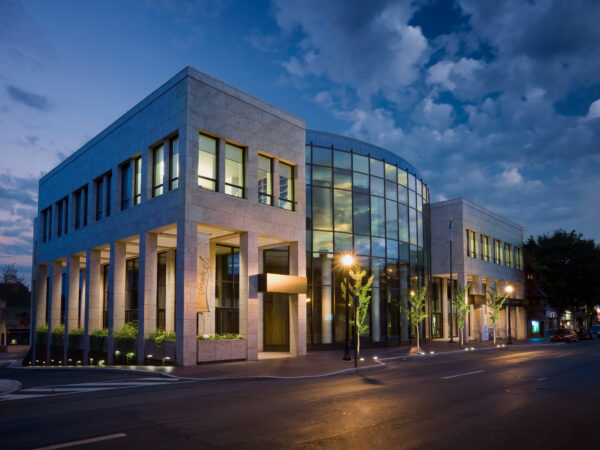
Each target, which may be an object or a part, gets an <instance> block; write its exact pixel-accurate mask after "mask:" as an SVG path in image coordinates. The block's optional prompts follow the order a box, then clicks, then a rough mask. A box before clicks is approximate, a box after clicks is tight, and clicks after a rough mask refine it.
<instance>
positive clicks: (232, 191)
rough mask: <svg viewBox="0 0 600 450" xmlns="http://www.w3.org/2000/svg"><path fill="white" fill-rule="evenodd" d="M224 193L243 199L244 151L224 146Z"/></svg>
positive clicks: (229, 145)
mask: <svg viewBox="0 0 600 450" xmlns="http://www.w3.org/2000/svg"><path fill="white" fill-rule="evenodd" d="M225 193H226V194H227V195H232V196H234V197H239V198H243V197H244V149H242V148H241V147H237V146H235V145H231V144H225Z"/></svg>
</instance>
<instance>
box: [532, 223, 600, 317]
mask: <svg viewBox="0 0 600 450" xmlns="http://www.w3.org/2000/svg"><path fill="white" fill-rule="evenodd" d="M525 257H526V259H527V261H528V264H529V266H530V267H531V270H532V272H533V275H534V277H535V278H536V280H537V282H538V283H539V286H540V287H541V288H542V289H543V290H544V292H545V293H546V294H547V295H548V303H549V304H550V305H552V306H553V307H554V308H556V312H557V314H558V316H559V317H560V316H561V315H562V313H563V312H564V311H565V310H566V309H568V308H569V307H574V306H588V307H593V306H594V305H596V304H598V303H599V302H600V246H598V245H596V244H595V242H594V240H593V239H584V238H583V236H582V235H581V234H578V233H576V232H575V231H571V232H570V233H568V232H566V231H564V230H557V231H555V232H554V233H553V234H552V235H549V234H544V235H541V236H538V237H537V239H534V238H533V237H532V236H531V237H530V238H529V240H528V241H527V244H525Z"/></svg>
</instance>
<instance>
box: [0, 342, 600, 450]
mask: <svg viewBox="0 0 600 450" xmlns="http://www.w3.org/2000/svg"><path fill="white" fill-rule="evenodd" d="M62 373H63V372H54V371H44V370H36V371H28V370H10V369H1V370H0V378H13V379H18V380H19V381H21V383H22V384H23V391H26V390H27V389H30V390H29V391H26V392H27V393H29V394H30V395H32V397H29V398H15V399H12V400H5V401H0V417H1V422H0V447H1V448H3V449H4V448H5V449H21V448H39V447H44V446H50V445H54V444H67V443H72V442H74V441H80V440H87V439H95V438H106V440H97V441H95V442H88V443H87V444H84V447H85V448H108V447H114V448H119V449H123V448H146V449H149V448H215V447H219V448H282V447H283V448H289V447H300V448H368V447H370V448H427V449H431V448H461V449H464V448H486V449H490V448H493V449H496V448H498V449H500V448H569V449H571V448H572V449H585V448H590V449H591V448H599V447H600V436H599V432H598V429H597V427H598V424H599V423H600V419H599V418H598V405H600V383H598V380H600V344H599V343H598V342H597V341H591V342H579V343H576V344H565V345H557V346H546V347H534V348H526V349H524V348H515V349H499V350H492V351H484V352H465V353H464V354H458V355H444V356H440V357H435V358H424V359H422V360H414V359H413V360H401V359H400V360H396V361H392V362H388V363H387V367H385V368H383V366H382V368H381V369H371V370H363V371H360V372H359V373H353V374H346V375H338V376H333V377H326V378H318V379H306V380H243V381H208V382H207V381H202V382H198V381H189V380H188V381H184V380H180V381H176V380H174V379H160V378H154V379H152V378H150V377H144V376H140V375H125V374H122V373H121V374H119V373H97V372H83V371H77V372H70V373H69V374H68V375H67V376H66V377H65V376H63V375H62ZM84 383H86V384H84ZM145 383H147V384H145ZM65 385H69V386H71V387H70V388H64V387H63V390H62V391H61V390H60V386H65ZM73 385H77V386H75V387H73ZM48 386H54V387H55V389H54V391H51V390H50V389H49V388H48ZM85 386H91V387H95V388H97V390H87V389H86V388H85ZM36 388H38V390H37V391H36ZM40 388H42V389H41V390H40ZM36 392H37V393H38V394H39V393H42V394H54V395H44V396H35V393H36ZM21 395H25V393H23V394H21ZM0 400H1V399H0Z"/></svg>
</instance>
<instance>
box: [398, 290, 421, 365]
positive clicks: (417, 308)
mask: <svg viewBox="0 0 600 450" xmlns="http://www.w3.org/2000/svg"><path fill="white" fill-rule="evenodd" d="M426 296H427V288H426V287H423V288H421V289H417V290H416V291H415V290H414V289H413V290H411V291H410V292H409V294H408V303H410V307H409V308H403V309H404V312H405V313H406V316H407V317H408V321H409V322H410V324H411V326H413V327H415V332H416V334H417V352H419V353H423V352H422V351H421V344H420V340H419V337H420V335H421V322H423V320H425V318H426V317H427V314H425V297H426Z"/></svg>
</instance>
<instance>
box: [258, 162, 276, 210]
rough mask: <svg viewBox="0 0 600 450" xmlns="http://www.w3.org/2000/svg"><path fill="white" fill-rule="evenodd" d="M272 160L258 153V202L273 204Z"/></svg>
mask: <svg viewBox="0 0 600 450" xmlns="http://www.w3.org/2000/svg"><path fill="white" fill-rule="evenodd" d="M272 163H273V161H272V160H271V158H267V157H266V156H263V155H258V203H262V204H264V205H272V204H273V174H272V166H273V164H272Z"/></svg>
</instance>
